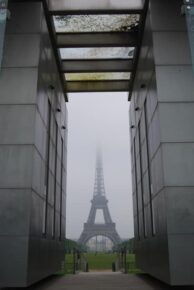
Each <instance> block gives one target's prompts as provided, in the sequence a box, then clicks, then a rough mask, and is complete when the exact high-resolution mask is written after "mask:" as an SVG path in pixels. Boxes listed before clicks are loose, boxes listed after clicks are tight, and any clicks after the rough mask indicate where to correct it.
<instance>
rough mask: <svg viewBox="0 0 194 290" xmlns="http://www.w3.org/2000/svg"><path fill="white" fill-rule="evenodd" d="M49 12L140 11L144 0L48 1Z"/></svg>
mask: <svg viewBox="0 0 194 290" xmlns="http://www.w3.org/2000/svg"><path fill="white" fill-rule="evenodd" d="M48 2H49V7H50V9H51V10H54V11H56V10H63V11H67V10H117V9H142V8H143V5H144V0H98V1H97V0H57V1H56V0H48Z"/></svg>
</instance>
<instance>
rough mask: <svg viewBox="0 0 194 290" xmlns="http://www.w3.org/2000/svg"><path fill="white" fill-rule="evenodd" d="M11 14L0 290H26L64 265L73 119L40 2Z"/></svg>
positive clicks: (2, 93)
mask: <svg viewBox="0 0 194 290" xmlns="http://www.w3.org/2000/svg"><path fill="white" fill-rule="evenodd" d="M9 9H10V11H11V18H10V20H8V23H7V30H6V37H5V47H4V55H3V63H2V70H1V72H0V287H4V286H5V287H22V286H27V285H30V284H32V283H33V282H36V281H38V280H40V279H42V278H44V277H46V276H48V275H50V274H52V273H54V272H56V271H57V270H59V269H60V266H61V262H62V261H63V259H64V257H63V255H64V251H63V241H62V239H63V238H62V237H64V236H65V199H66V192H65V186H66V140H67V136H66V132H65V131H64V130H63V129H61V127H62V125H65V126H66V127H67V124H66V122H67V114H66V106H65V102H64V99H63V94H62V88H61V84H60V82H59V76H58V72H57V68H56V64H55V59H54V56H53V52H52V48H51V44H50V39H49V34H48V30H47V25H46V21H45V18H44V11H43V8H42V4H41V2H27V3H25V1H24V2H18V3H17V2H15V3H14V2H13V3H12V2H11V3H10V7H9ZM49 103H50V106H51V113H50V118H51V120H50V127H49V124H48V104H49ZM57 108H60V109H61V112H58V113H56V112H57V111H56V109H57ZM56 130H57V133H58V134H57V135H56ZM48 132H50V133H49V136H50V139H49V141H48V137H47V136H48ZM56 136H57V139H56ZM47 141H48V142H50V146H49V148H50V152H49V153H48V152H46V148H48V146H47ZM62 146H63V150H62V149H61V148H62ZM62 152H63V153H62ZM48 154H49V156H50V157H49V164H48V160H47V159H48V158H47V155H48ZM62 156H63V157H62ZM62 159H63V160H62ZM56 166H57V169H55V167H56ZM47 168H49V169H48V170H47ZM46 172H48V184H47V187H48V189H47V188H46V182H45V180H46ZM46 191H48V199H47V219H46V221H45V216H44V215H45V213H44V204H45V202H46V197H45V192H46ZM61 201H62V204H63V208H62V209H61V208H60V207H61V206H60V204H61ZM54 221H55V224H54ZM44 222H45V223H46V224H47V232H46V233H44V231H43V228H44V225H43V223H44ZM53 227H54V228H55V233H53V231H54V230H53ZM60 227H61V228H60Z"/></svg>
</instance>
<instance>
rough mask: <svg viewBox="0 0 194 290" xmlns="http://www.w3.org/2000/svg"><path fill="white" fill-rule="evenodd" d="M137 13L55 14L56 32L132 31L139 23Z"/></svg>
mask: <svg viewBox="0 0 194 290" xmlns="http://www.w3.org/2000/svg"><path fill="white" fill-rule="evenodd" d="M138 21H139V15H137V14H113V15H110V14H108V15H106V14H102V15H65V16H55V17H54V23H55V29H56V32H60V33H62V32H63V33H74V32H75V33H78V32H83V33H85V32H113V31H115V32H116V31H130V30H131V28H132V27H134V26H135V25H137V24H138Z"/></svg>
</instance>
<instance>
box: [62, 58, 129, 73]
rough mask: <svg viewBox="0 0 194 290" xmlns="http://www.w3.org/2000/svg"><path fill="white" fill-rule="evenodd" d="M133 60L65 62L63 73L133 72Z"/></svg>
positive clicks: (63, 62)
mask: <svg viewBox="0 0 194 290" xmlns="http://www.w3.org/2000/svg"><path fill="white" fill-rule="evenodd" d="M132 70H133V60H132V59H124V60H123V59H117V60H113V59H98V60H93V59H89V60H88V59H87V60H63V61H62V72H70V73H71V72H72V73H76V72H132Z"/></svg>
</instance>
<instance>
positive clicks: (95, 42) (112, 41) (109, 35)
mask: <svg viewBox="0 0 194 290" xmlns="http://www.w3.org/2000/svg"><path fill="white" fill-rule="evenodd" d="M42 2H43V7H44V11H45V15H46V21H47V25H48V30H49V34H50V38H51V43H52V46H53V50H54V55H55V58H56V62H57V68H58V71H59V73H60V80H61V84H62V87H63V92H64V96H65V100H66V101H68V97H67V93H68V92H84V91H85V92H103V91H128V92H129V100H130V98H131V93H132V90H133V85H134V80H135V75H136V69H137V64H138V59H139V55H140V50H141V44H142V37H143V31H144V25H145V19H146V14H147V9H148V2H149V0H145V3H144V8H143V9H97V10H95V9H94V10H93V9H89V10H76V9H75V10H65V9H61V10H51V9H49V3H48V2H49V1H48V0H42ZM87 14H95V15H98V14H103V15H104V14H139V15H140V21H139V26H138V30H137V29H135V30H131V31H127V32H123V31H118V32H115V31H113V32H87V33H83V32H79V33H74V32H73V33H69V32H66V33H63V32H62V33H61V32H56V30H55V26H54V20H53V16H54V15H60V16H63V15H64V16H65V15H87ZM122 46H123V47H130V46H131V47H135V53H134V58H133V59H89V58H88V59H68V60H64V59H62V58H61V55H60V52H59V49H61V48H84V47H96V48H97V47H110V49H111V47H122ZM82 72H83V73H85V72H88V73H89V72H91V73H93V72H131V78H130V80H127V81H126V80H116V81H115V80H109V81H107V80H96V81H69V82H67V81H66V80H65V73H82Z"/></svg>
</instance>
